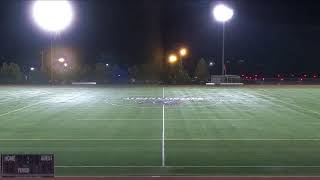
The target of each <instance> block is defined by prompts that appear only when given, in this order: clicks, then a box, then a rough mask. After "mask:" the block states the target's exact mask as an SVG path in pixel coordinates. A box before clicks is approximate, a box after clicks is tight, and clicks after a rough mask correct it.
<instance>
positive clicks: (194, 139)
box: [0, 138, 320, 147]
mask: <svg viewBox="0 0 320 180" xmlns="http://www.w3.org/2000/svg"><path fill="white" fill-rule="evenodd" d="M0 141H320V139H289V138H288V139H201V138H198V139H197V138H192V139H173V138H171V139H170V138H167V139H0ZM163 147H164V146H163Z"/></svg>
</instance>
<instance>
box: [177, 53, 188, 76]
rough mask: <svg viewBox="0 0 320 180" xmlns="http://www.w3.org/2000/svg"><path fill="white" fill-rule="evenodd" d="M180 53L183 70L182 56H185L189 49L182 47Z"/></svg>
mask: <svg viewBox="0 0 320 180" xmlns="http://www.w3.org/2000/svg"><path fill="white" fill-rule="evenodd" d="M179 54H180V66H181V71H182V69H183V68H182V58H183V57H185V56H186V55H187V54H188V50H187V48H181V49H180V50H179Z"/></svg>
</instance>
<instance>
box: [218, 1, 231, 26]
mask: <svg viewBox="0 0 320 180" xmlns="http://www.w3.org/2000/svg"><path fill="white" fill-rule="evenodd" d="M213 15H214V17H215V19H216V20H217V21H219V22H227V21H229V20H230V19H231V18H232V16H233V9H231V8H229V7H228V6H226V5H224V4H218V5H216V6H215V7H214V9H213Z"/></svg>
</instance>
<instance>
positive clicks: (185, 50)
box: [179, 48, 188, 56]
mask: <svg viewBox="0 0 320 180" xmlns="http://www.w3.org/2000/svg"><path fill="white" fill-rule="evenodd" d="M179 53H180V56H186V55H187V53H188V50H187V49H186V48H181V49H180V51H179Z"/></svg>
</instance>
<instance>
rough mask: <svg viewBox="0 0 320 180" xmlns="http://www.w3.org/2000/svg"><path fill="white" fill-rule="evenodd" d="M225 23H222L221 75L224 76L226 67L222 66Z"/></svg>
mask: <svg viewBox="0 0 320 180" xmlns="http://www.w3.org/2000/svg"><path fill="white" fill-rule="evenodd" d="M224 26H225V23H224V22H223V23H222V61H221V62H222V75H223V76H224V75H226V73H225V72H226V67H225V65H224V29H225V27H224Z"/></svg>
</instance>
